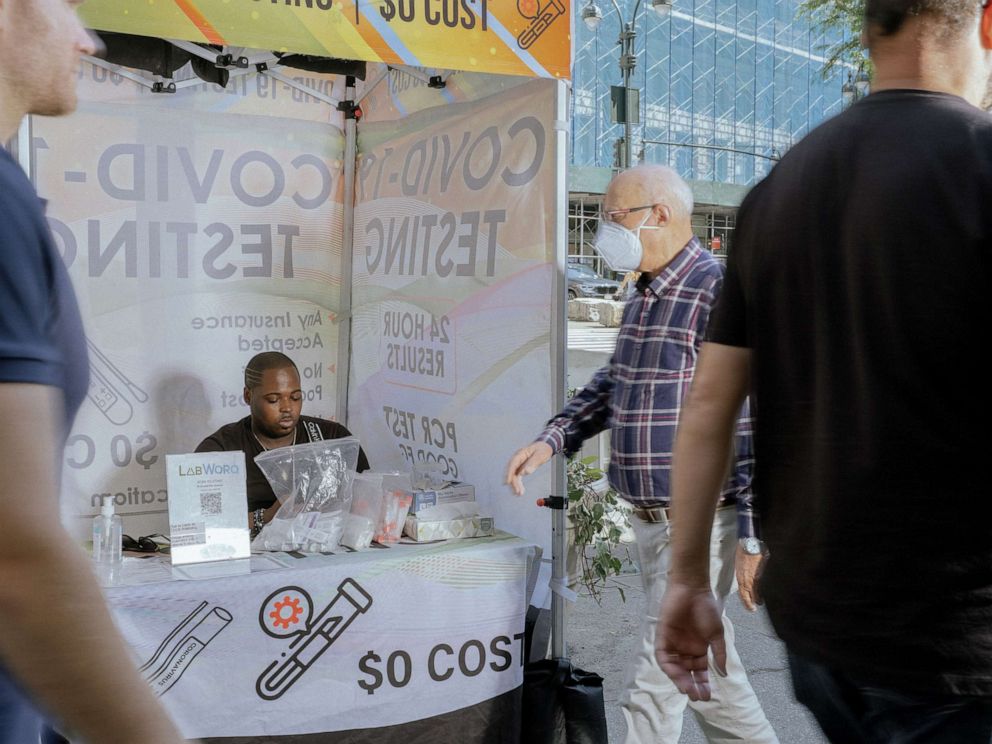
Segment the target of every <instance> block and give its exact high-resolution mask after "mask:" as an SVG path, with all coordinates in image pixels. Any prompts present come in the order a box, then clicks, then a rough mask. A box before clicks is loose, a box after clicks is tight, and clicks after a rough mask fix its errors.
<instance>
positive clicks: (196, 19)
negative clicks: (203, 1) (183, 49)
mask: <svg viewBox="0 0 992 744" xmlns="http://www.w3.org/2000/svg"><path fill="white" fill-rule="evenodd" d="M176 5H178V6H179V9H180V10H181V11H182V12H183V13H185V14H186V16H187V17H188V18H189V19H190V20H191V21H192V22H193V25H194V26H196V27H197V28H198V29H199V30H200V33H201V34H203V38H205V39H206V40H207V41H209V42H210V43H211V44H218V45H220V46H224V45H226V44H227V42H226V41H224V37H223V36H221V35H220V34H219V33H217V29H215V28H214V27H213V26H212V25H211V24H210V21H208V20H207V19H206V18H204V16H203V13H201V12H200V11H199V10H197V9H196V7H194V5H193V4H192V3H191V2H190V0H176Z"/></svg>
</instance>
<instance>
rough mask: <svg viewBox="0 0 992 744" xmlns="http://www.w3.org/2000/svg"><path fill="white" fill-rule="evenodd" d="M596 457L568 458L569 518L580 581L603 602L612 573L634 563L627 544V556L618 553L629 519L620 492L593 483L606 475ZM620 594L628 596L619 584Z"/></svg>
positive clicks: (613, 574)
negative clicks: (600, 490)
mask: <svg viewBox="0 0 992 744" xmlns="http://www.w3.org/2000/svg"><path fill="white" fill-rule="evenodd" d="M595 462H596V458H595V457H592V456H591V457H585V458H578V457H574V458H572V459H571V460H569V462H568V466H567V470H566V472H567V476H568V519H569V522H570V524H571V527H572V540H573V547H574V550H575V551H577V561H578V567H579V570H580V576H579V581H580V583H581V584H582V585H583V586H584V587H585V588H586V590H587V591H588V592H589V594H590V595H591V596H592V597H593V599H595V600H596V603H597V604H601V603H602V591H603V588H604V587H605V586H606V582H607V580H608V579H609V578H610V576H617V575H619V574H620V573H621V572H622V570H623V567H624V564H625V563H626V564H631V563H632V561H631V560H630V554H629V553H627V551H626V548H624V559H623V560H621V559H620V558H618V557H617V556H616V555H614V553H615V552H616V551H617V549H618V548H619V547H620V545H621V542H620V538H621V536H622V535H623V530H622V527H621V525H622V524H623V520H624V519H626V516H625V515H624V513H623V511H622V507H621V506H620V503H619V502H618V501H617V494H616V492H615V491H614V490H613V489H612V488H609V489H607V490H606V491H605V492H603V493H600V492H599V491H597V490H596V489H595V488H593V484H594V483H596V482H598V481H601V480H602V479H603V471H602V470H600V469H599V468H598V467H595V465H594V463H595ZM617 590H618V591H619V592H620V598H621V599H622V600H623V601H624V602H626V601H627V597H626V595H625V594H624V592H623V589H622V588H621V587H619V586H618V587H617Z"/></svg>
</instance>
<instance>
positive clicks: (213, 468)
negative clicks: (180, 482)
mask: <svg viewBox="0 0 992 744" xmlns="http://www.w3.org/2000/svg"><path fill="white" fill-rule="evenodd" d="M240 473H241V468H239V467H238V466H237V465H231V464H228V463H224V464H219V463H216V462H208V463H204V464H202V465H190V466H188V467H186V468H183V466H182V465H180V466H179V477H181V478H185V477H186V476H189V475H239V474H240Z"/></svg>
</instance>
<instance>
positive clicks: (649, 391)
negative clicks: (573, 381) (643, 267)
mask: <svg viewBox="0 0 992 744" xmlns="http://www.w3.org/2000/svg"><path fill="white" fill-rule="evenodd" d="M722 284H723V264H721V263H720V262H719V261H718V260H717V259H716V258H714V257H713V255H712V254H711V253H710V252H709V251H707V250H705V249H703V247H702V246H701V245H700V244H699V241H698V240H697V239H696V238H693V239H692V240H690V241H689V242H688V243H687V244H686V246H685V247H684V248H683V249H682V250H681V251H680V252H679V253H678V255H676V257H675V258H674V259H673V260H672V261H671V263H669V264H668V266H666V267H665V268H664V269H662V270H661V272H660V273H659V274H658V276H656V277H655V278H654V279H653V280H650V281H649V280H648V277H647V276H646V275H642V276H641V279H640V280H639V281H638V283H637V292H636V294H635V295H634V296H633V297H632V298H631V299H630V300H629V301H628V302H627V305H626V306H625V307H624V311H623V320H622V322H621V324H620V333H619V335H618V336H617V347H616V351H615V352H614V353H613V357H612V358H611V359H610V363H609V364H608V365H607V366H606V367H603V368H602V369H601V370H599V371H598V372H597V373H596V374H595V375H594V376H593V378H592V381H591V382H589V384H588V385H586V386H585V387H584V388H583V389H582V390H581V392H579V393H578V394H577V395H576V396H575V397H574V398H572V400H570V401H569V402H568V405H567V406H565V409H564V410H563V411H562V412H561V413H560V414H558V415H557V416H555V417H554V418H553V419H551V420H550V421H549V422H548V425H547V427H546V428H545V430H544V431H543V432H542V433H541V435H540V436H539V437H538V440H539V441H543V442H546V443H547V444H549V445H550V446H551V448H552V449H553V450H554V451H555V452H564V453H565V454H572V453H574V452H576V451H578V450H579V448H580V447H581V445H582V442H583V441H584V440H586V439H588V438H589V437H592V436H595V435H596V434H598V433H599V432H601V431H604V430H605V429H610V434H611V437H610V441H611V447H612V453H611V455H610V470H609V478H610V484H611V485H612V486H613V487H614V488H615V489H616V490H617V491H618V492H619V493H620V495H621V496H623V497H624V498H625V499H626V500H628V501H630V502H631V503H632V504H634V505H635V506H641V507H657V506H668V505H669V494H670V490H671V489H670V475H671V468H672V447H673V445H674V443H675V427H676V425H677V424H678V417H679V410H680V409H681V408H682V403H683V401H684V400H685V398H686V395H687V394H688V392H689V386H690V384H691V383H692V374H693V371H694V370H695V367H696V358H697V356H698V354H699V346H700V344H701V343H702V341H703V334H704V332H705V330H706V322H707V320H708V319H709V315H710V310H711V309H712V307H713V304H714V303H715V302H716V298H717V295H718V294H719V292H720V287H721V285H722ZM751 433H752V425H751V418H750V416H749V415H748V411H747V409H746V406H745V410H743V411H742V416H741V418H740V419H739V421H738V425H737V440H736V449H737V452H736V461H735V464H734V468H733V472H732V473H731V475H730V477H729V478H728V479H727V482H726V484H725V485H724V488H723V490H722V491H721V493H720V505H721V506H723V505H728V504H736V505H737V513H738V520H737V522H738V534H739V536H740V537H750V536H757V534H758V529H757V527H758V525H757V518H756V516H755V514H754V510H753V507H752V503H751V502H752V492H751V471H752V468H753V465H754V455H753V452H754V450H753V444H752V440H751Z"/></svg>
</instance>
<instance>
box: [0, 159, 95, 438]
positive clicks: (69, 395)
mask: <svg viewBox="0 0 992 744" xmlns="http://www.w3.org/2000/svg"><path fill="white" fill-rule="evenodd" d="M0 308H2V309H0V383H4V382H26V383H36V384H39V385H51V386H53V387H57V388H59V389H60V390H61V391H62V393H63V396H64V401H65V419H64V421H65V429H64V432H63V434H68V433H69V429H70V428H71V427H72V420H73V418H74V417H75V415H76V411H78V410H79V406H80V405H81V404H82V402H83V398H84V397H85V396H86V390H87V387H88V383H89V358H88V356H87V351H86V337H85V336H84V335H83V323H82V320H81V319H80V317H79V306H78V305H77V303H76V295H75V293H74V292H73V291H72V284H71V283H70V282H69V274H68V272H67V271H66V269H65V266H64V265H63V263H62V259H61V258H60V257H59V254H58V252H57V251H56V249H55V243H54V241H53V240H52V233H51V230H50V229H49V227H48V223H47V222H46V221H45V216H44V212H43V211H42V202H41V200H39V199H38V197H37V195H36V194H35V191H34V188H33V187H32V186H31V182H30V181H29V180H28V178H27V176H25V175H24V171H22V170H21V168H20V166H18V165H17V163H16V162H14V159H13V158H12V157H11V156H10V154H9V153H8V152H7V151H6V150H4V149H3V147H0Z"/></svg>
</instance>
